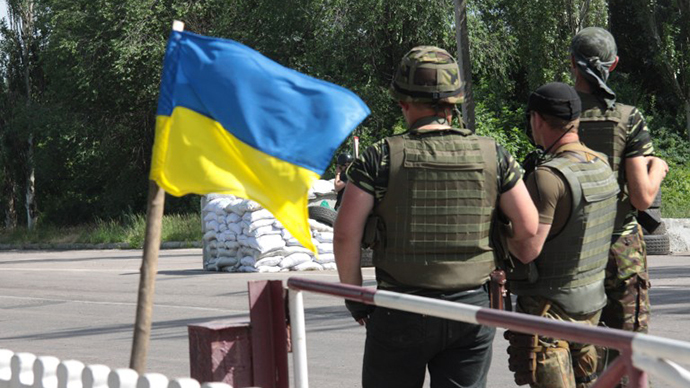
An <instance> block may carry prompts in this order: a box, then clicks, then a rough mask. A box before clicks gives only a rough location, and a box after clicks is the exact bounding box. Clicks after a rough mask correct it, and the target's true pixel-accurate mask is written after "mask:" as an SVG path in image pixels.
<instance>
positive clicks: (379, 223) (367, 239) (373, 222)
mask: <svg viewBox="0 0 690 388" xmlns="http://www.w3.org/2000/svg"><path fill="white" fill-rule="evenodd" d="M385 239H386V226H385V223H384V222H383V218H382V217H381V216H378V215H375V214H370V215H369V217H368V218H367V222H366V224H364V233H363V235H362V248H371V249H375V248H377V247H382V246H385V245H386V242H385Z"/></svg>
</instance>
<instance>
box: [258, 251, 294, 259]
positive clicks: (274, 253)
mask: <svg viewBox="0 0 690 388" xmlns="http://www.w3.org/2000/svg"><path fill="white" fill-rule="evenodd" d="M291 253H294V252H288V251H286V250H285V248H280V249H274V250H272V251H268V252H259V253H258V254H257V255H256V256H255V257H256V258H257V259H263V258H269V257H276V256H278V257H281V259H282V258H283V257H285V256H287V255H289V254H291Z"/></svg>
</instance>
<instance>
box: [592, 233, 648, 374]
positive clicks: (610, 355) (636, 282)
mask: <svg viewBox="0 0 690 388" xmlns="http://www.w3.org/2000/svg"><path fill="white" fill-rule="evenodd" d="M604 286H605V288H606V297H607V302H606V306H605V307H604V309H603V310H602V313H601V322H600V325H602V326H606V327H612V328H615V329H622V330H627V331H633V332H638V333H647V332H648V331H649V318H650V315H651V309H650V305H649V287H650V282H649V273H648V271H647V248H646V246H645V242H644V236H643V235H642V231H641V228H639V227H638V228H637V231H636V232H635V233H633V234H630V235H627V236H620V237H618V238H616V239H615V240H614V241H613V242H612V244H611V249H610V250H609V261H608V264H607V266H606V280H605V281H604ZM597 352H598V353H599V371H598V373H599V374H601V373H603V370H604V369H605V368H606V366H608V365H609V364H610V363H611V362H613V359H615V358H616V357H617V356H618V351H617V350H615V349H606V348H597ZM621 386H623V387H624V386H626V381H625V380H623V384H622V385H621Z"/></svg>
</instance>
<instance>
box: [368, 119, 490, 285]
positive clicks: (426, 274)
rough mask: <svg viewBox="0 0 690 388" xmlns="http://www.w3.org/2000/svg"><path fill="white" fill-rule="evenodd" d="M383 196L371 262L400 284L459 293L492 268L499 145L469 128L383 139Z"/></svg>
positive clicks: (376, 211) (417, 131) (416, 131)
mask: <svg viewBox="0 0 690 388" xmlns="http://www.w3.org/2000/svg"><path fill="white" fill-rule="evenodd" d="M386 141H387V143H388V145H389V147H390V162H391V165H390V176H389V181H388V190H387V194H386V195H385V196H384V198H383V199H382V200H381V202H380V204H379V205H378V206H376V208H375V209H374V214H375V215H376V216H378V217H379V219H380V220H381V221H382V224H383V225H382V226H381V229H382V230H381V233H380V234H381V239H380V241H379V242H378V243H377V244H376V245H375V246H374V265H375V266H376V267H377V268H380V269H382V270H384V271H386V272H387V273H388V274H389V275H390V276H392V277H393V278H394V279H395V280H396V281H397V282H399V283H400V284H403V285H406V286H411V287H420V288H427V289H443V290H464V289H470V288H476V287H478V286H480V285H482V284H484V283H486V282H487V281H488V279H489V273H490V272H491V271H492V269H494V268H495V265H494V255H493V251H492V248H491V247H490V244H489V229H490V225H491V220H492V217H493V214H494V209H495V207H496V201H497V196H498V195H497V192H498V187H497V186H498V184H497V154H496V143H495V142H494V141H493V140H492V139H489V138H484V137H479V136H475V135H473V134H472V133H471V132H470V131H469V130H466V129H448V130H420V129H413V130H412V131H410V132H409V133H406V134H403V135H400V136H393V137H390V138H387V139H386Z"/></svg>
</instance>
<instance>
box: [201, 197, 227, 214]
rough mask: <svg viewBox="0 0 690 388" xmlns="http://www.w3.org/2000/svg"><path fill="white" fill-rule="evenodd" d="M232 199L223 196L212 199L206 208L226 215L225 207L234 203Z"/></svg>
mask: <svg viewBox="0 0 690 388" xmlns="http://www.w3.org/2000/svg"><path fill="white" fill-rule="evenodd" d="M232 201H233V200H232V199H231V198H228V197H222V198H216V199H214V200H212V201H210V202H209V203H208V204H207V205H206V208H207V209H208V210H211V211H213V212H214V213H216V214H217V215H220V216H222V215H224V214H225V207H227V206H228V205H229V204H230V203H232Z"/></svg>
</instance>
